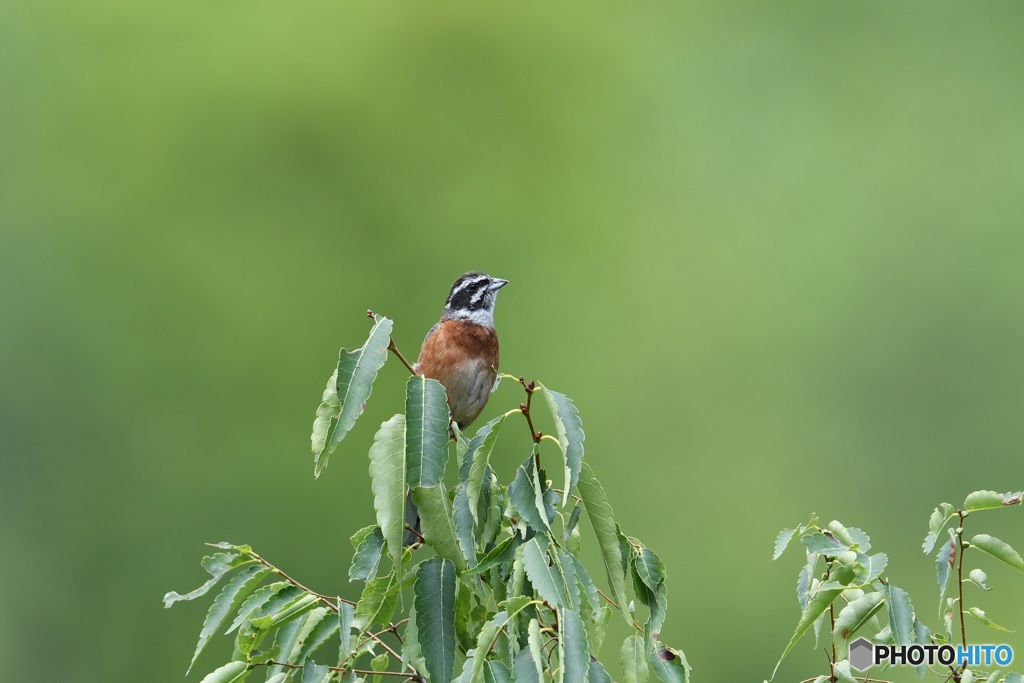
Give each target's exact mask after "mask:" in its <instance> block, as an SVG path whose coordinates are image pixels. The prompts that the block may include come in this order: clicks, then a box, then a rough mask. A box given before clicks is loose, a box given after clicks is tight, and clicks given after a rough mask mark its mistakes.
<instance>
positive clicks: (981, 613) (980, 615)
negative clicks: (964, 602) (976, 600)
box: [967, 607, 1013, 633]
mask: <svg viewBox="0 0 1024 683" xmlns="http://www.w3.org/2000/svg"><path fill="white" fill-rule="evenodd" d="M967 611H968V612H969V613H970V615H971V616H972V617H974V618H975V619H977V620H978V621H980V622H981V623H983V624H985V626H988V627H989V628H992V629H995V630H996V631H1005V632H1007V633H1013V629H1009V628H1006V627H1004V626H1000V625H999V624H997V623H996V622H994V621H992V620H991V619H989V618H988V617H987V616H985V610H983V609H979V608H977V607H971V608H970V609H968V610H967Z"/></svg>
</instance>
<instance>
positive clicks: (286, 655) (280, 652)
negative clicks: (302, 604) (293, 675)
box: [267, 613, 309, 677]
mask: <svg viewBox="0 0 1024 683" xmlns="http://www.w3.org/2000/svg"><path fill="white" fill-rule="evenodd" d="M308 618H309V614H308V613H307V614H306V615H303V616H302V617H300V618H297V619H292V620H291V621H289V622H288V623H287V624H285V625H284V626H282V627H281V628H279V629H277V631H276V633H275V634H274V647H273V648H272V650H274V651H276V652H277V654H276V655H275V656H274V657H273V659H275V660H279V661H282V662H287V663H294V660H293V659H292V649H293V648H295V641H296V640H297V639H298V637H299V631H301V630H302V627H303V624H304V622H305V621H306V619H308ZM283 672H284V667H283V666H279V665H277V664H272V665H270V666H268V667H267V676H268V677H270V676H275V675H277V674H279V673H283Z"/></svg>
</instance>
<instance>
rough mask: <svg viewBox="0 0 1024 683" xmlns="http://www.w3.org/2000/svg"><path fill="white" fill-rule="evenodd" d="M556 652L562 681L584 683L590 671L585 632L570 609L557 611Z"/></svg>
mask: <svg viewBox="0 0 1024 683" xmlns="http://www.w3.org/2000/svg"><path fill="white" fill-rule="evenodd" d="M558 652H559V658H560V659H561V661H562V675H563V680H565V681H568V682H569V683H575V682H576V681H586V679H587V672H588V671H589V670H590V648H589V646H588V644H587V630H586V628H584V626H583V622H582V620H581V619H580V617H579V615H578V614H576V613H575V612H574V611H572V610H570V609H560V610H558Z"/></svg>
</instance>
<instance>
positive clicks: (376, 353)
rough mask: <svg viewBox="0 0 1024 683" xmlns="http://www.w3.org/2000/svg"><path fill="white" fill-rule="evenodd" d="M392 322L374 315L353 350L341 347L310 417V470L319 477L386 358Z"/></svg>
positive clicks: (353, 422)
mask: <svg viewBox="0 0 1024 683" xmlns="http://www.w3.org/2000/svg"><path fill="white" fill-rule="evenodd" d="M391 329H392V322H391V321H390V320H389V319H387V318H385V317H384V316H380V315H375V316H374V324H373V327H372V328H371V329H370V336H369V338H367V340H366V343H365V344H363V346H362V347H360V348H358V349H356V350H355V351H346V350H345V349H342V350H341V352H340V354H339V357H338V367H337V368H336V369H335V371H334V374H332V375H331V379H330V380H328V382H327V388H326V389H325V390H324V395H323V399H322V402H321V403H320V407H319V408H317V411H316V419H315V420H314V421H313V434H312V436H311V437H310V440H311V442H312V446H313V473H314V475H315V476H317V477H319V476H320V473H321V472H323V470H324V468H325V467H327V460H328V459H329V458H330V455H331V453H332V452H333V451H334V449H335V448H336V447H337V445H338V444H339V443H341V440H342V439H344V438H345V435H346V434H348V432H349V430H351V429H352V426H353V425H355V423H356V419H357V418H358V417H359V415H360V414H361V413H362V412H363V408H364V406H365V405H366V401H367V400H368V399H369V398H370V392H371V390H372V389H373V380H374V379H376V377H377V371H378V370H380V369H381V367H382V366H383V365H384V361H386V360H387V358H388V345H389V344H390V342H391Z"/></svg>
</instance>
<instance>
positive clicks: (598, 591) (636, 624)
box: [594, 587, 643, 631]
mask: <svg viewBox="0 0 1024 683" xmlns="http://www.w3.org/2000/svg"><path fill="white" fill-rule="evenodd" d="M594 590H596V591H597V594H598V595H600V596H601V597H602V598H604V599H605V600H607V601H608V604H609V605H611V606H612V607H614V608H615V609H621V607H619V604H618V603H617V602H615V601H614V600H612V599H611V598H609V597H608V596H607V595H605V594H604V591H602V590H601V589H600V588H596V587H595V588H594ZM630 620H631V621H632V622H633V628H635V629H636V630H637V631H643V629H642V628H640V624H638V623H636V619H633V618H632V617H631V618H630Z"/></svg>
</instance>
